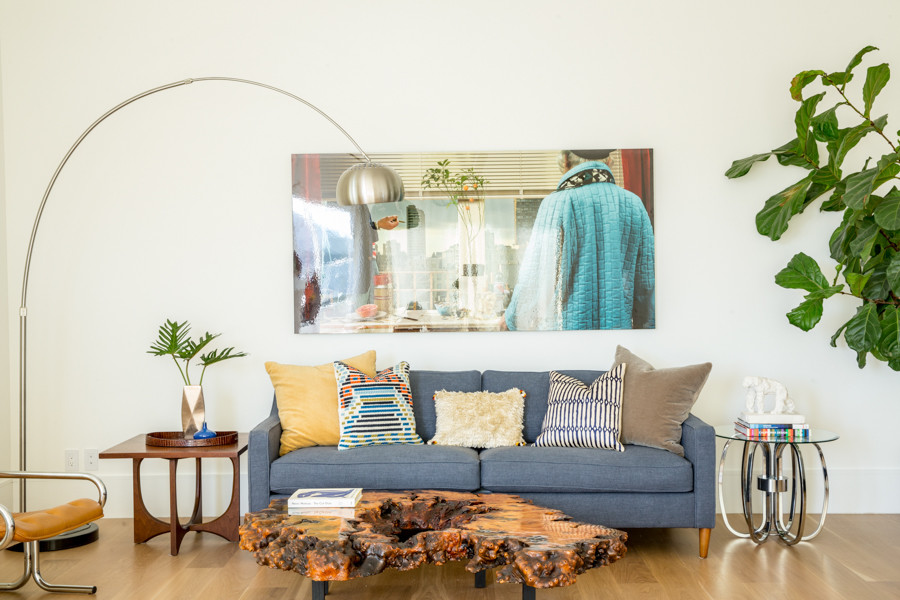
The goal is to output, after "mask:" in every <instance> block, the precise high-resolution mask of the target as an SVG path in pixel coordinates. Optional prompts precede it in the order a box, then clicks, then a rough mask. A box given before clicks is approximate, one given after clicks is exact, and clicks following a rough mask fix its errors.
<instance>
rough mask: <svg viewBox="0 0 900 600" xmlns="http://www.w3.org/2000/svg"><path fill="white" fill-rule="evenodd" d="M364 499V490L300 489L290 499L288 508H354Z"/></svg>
mask: <svg viewBox="0 0 900 600" xmlns="http://www.w3.org/2000/svg"><path fill="white" fill-rule="evenodd" d="M361 497H362V488H300V489H299V490H297V491H296V492H294V493H293V494H291V497H290V498H288V502H287V505H288V508H308V507H322V506H328V507H339V508H352V507H354V506H356V505H357V503H358V502H359V499H360V498H361Z"/></svg>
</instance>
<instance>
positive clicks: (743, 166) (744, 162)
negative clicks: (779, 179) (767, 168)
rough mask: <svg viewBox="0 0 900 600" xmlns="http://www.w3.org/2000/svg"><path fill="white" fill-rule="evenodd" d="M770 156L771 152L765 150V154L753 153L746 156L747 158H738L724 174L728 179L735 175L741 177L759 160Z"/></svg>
mask: <svg viewBox="0 0 900 600" xmlns="http://www.w3.org/2000/svg"><path fill="white" fill-rule="evenodd" d="M770 156H772V153H771V152H766V153H765V154H754V155H753V156H748V157H747V158H742V159H740V160H736V161H734V162H733V163H731V168H730V169H728V170H727V171H725V176H726V177H728V178H729V179H735V178H737V177H743V176H744V175H746V174H747V173H749V172H750V168H751V167H752V166H753V165H754V164H756V163H758V162H761V161H764V160H766V159H768V158H769V157H770Z"/></svg>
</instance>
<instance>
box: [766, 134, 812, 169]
mask: <svg viewBox="0 0 900 600" xmlns="http://www.w3.org/2000/svg"><path fill="white" fill-rule="evenodd" d="M772 154H774V155H775V160H777V161H778V164H779V165H782V166H785V167H787V166H792V167H803V168H805V169H811V168H814V167H816V165H814V164H810V162H809V159H808V158H807V157H806V144H804V143H803V142H801V141H800V140H799V139H798V138H794V139H792V140H791V141H789V142H787V143H786V144H782V145H781V146H779V147H777V148H775V149H774V150H772Z"/></svg>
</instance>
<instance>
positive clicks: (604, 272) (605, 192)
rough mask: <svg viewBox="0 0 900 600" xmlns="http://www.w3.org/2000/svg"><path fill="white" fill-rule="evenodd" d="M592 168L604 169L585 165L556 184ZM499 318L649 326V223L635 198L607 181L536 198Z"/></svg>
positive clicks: (531, 325)
mask: <svg viewBox="0 0 900 600" xmlns="http://www.w3.org/2000/svg"><path fill="white" fill-rule="evenodd" d="M597 168H600V169H604V170H606V171H609V167H607V166H606V165H605V164H603V163H602V162H597V161H591V162H586V163H582V164H580V165H578V166H576V167H574V168H573V169H571V170H570V171H568V172H567V173H566V174H565V175H563V177H562V179H561V180H560V183H562V182H563V181H566V180H567V179H569V178H570V177H571V176H572V175H575V174H577V173H579V172H581V171H584V170H588V169H597ZM505 317H506V324H507V326H508V327H509V329H511V330H515V329H518V330H538V329H541V330H545V329H546V330H561V329H632V328H634V329H645V328H653V327H654V326H655V309H654V259H653V228H652V227H651V225H650V217H649V216H648V215H647V211H646V209H645V208H644V205H643V203H642V202H641V199H640V198H638V197H637V196H636V195H634V194H633V193H631V192H629V191H627V190H624V189H622V188H620V187H618V186H617V185H616V184H615V183H613V182H596V183H590V184H587V185H582V186H580V187H574V188H571V189H564V190H561V191H556V192H554V193H552V194H550V195H549V196H547V197H546V198H544V200H543V202H541V206H540V208H539V209H538V214H537V216H536V218H535V221H534V227H533V229H532V233H531V239H530V240H529V242H528V247H527V248H526V250H525V255H524V257H523V259H522V263H521V266H520V269H519V277H518V282H517V283H516V286H515V289H514V290H513V294H512V298H511V300H510V304H509V307H508V308H507V309H506V315H505Z"/></svg>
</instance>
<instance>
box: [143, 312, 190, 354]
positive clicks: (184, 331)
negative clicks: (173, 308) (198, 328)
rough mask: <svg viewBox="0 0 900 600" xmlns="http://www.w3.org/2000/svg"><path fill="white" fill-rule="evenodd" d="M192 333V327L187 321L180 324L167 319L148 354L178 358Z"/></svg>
mask: <svg viewBox="0 0 900 600" xmlns="http://www.w3.org/2000/svg"><path fill="white" fill-rule="evenodd" d="M190 331H191V326H190V324H189V323H188V322H187V321H184V322H182V323H179V322H178V321H171V320H169V319H166V322H165V324H164V325H161V326H160V327H159V332H158V337H157V338H156V342H154V343H153V344H152V345H151V346H150V349H149V350H147V354H153V355H154V356H166V355H172V356H176V355H177V354H178V353H179V352H181V351H182V350H183V349H184V347H185V344H186V339H187V335H188V333H189V332H190ZM187 341H189V340H187Z"/></svg>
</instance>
